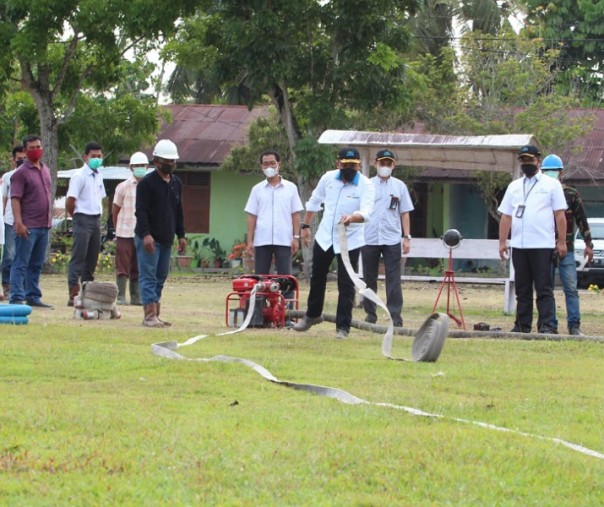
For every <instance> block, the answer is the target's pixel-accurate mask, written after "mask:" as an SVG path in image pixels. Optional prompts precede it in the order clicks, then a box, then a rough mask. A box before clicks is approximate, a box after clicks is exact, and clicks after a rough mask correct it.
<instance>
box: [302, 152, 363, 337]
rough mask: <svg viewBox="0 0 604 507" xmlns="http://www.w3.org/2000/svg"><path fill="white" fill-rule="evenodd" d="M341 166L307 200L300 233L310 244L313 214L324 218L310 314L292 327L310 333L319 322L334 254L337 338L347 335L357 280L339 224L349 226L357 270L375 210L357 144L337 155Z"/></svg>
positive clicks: (318, 238) (316, 243)
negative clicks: (349, 266)
mask: <svg viewBox="0 0 604 507" xmlns="http://www.w3.org/2000/svg"><path fill="white" fill-rule="evenodd" d="M336 164H337V169H336V170H335V171H328V172H327V173H325V174H324V175H323V176H322V177H321V179H320V180H319V183H318V184H317V187H316V188H315V189H314V191H313V193H312V195H311V196H310V199H309V200H308V202H307V203H306V212H305V214H304V222H303V223H302V224H301V225H300V229H301V232H300V235H301V237H302V241H304V242H305V244H307V245H308V244H310V240H311V238H310V225H309V224H310V223H311V221H312V219H313V217H314V216H315V213H317V212H318V211H321V209H322V207H321V205H323V218H322V219H321V223H320V224H319V227H318V229H317V234H316V237H315V241H314V244H313V263H312V274H311V277H310V292H309V294H308V304H307V310H306V315H305V316H304V317H303V318H302V319H301V320H300V321H298V323H297V324H296V325H295V326H294V329H295V330H296V331H306V330H308V329H309V328H310V327H311V326H313V325H314V324H318V323H319V322H321V320H322V317H321V314H322V313H323V304H324V303H325V289H326V286H327V274H328V273H329V267H330V266H331V262H332V261H333V259H334V257H335V258H337V262H338V308H337V312H336V338H339V339H342V338H347V337H348V332H349V331H350V324H351V322H352V308H353V305H354V294H355V289H354V283H353V281H352V280H351V279H350V277H349V276H348V273H347V271H346V268H345V266H344V263H343V262H342V257H341V255H340V252H341V248H340V241H339V239H338V229H337V225H338V224H339V223H343V224H344V225H345V226H346V239H347V243H348V253H349V256H350V262H351V264H352V266H353V268H354V269H355V271H356V270H357V269H358V262H359V254H360V252H361V247H362V246H363V245H364V244H365V222H366V221H367V220H368V219H369V217H370V216H371V212H372V211H373V201H374V194H375V191H374V188H373V184H372V183H371V182H370V181H369V178H367V177H366V176H364V175H363V174H361V173H360V169H361V157H360V155H359V152H358V151H357V150H356V149H355V148H350V147H348V148H342V149H341V150H340V151H339V153H338V159H337V162H336Z"/></svg>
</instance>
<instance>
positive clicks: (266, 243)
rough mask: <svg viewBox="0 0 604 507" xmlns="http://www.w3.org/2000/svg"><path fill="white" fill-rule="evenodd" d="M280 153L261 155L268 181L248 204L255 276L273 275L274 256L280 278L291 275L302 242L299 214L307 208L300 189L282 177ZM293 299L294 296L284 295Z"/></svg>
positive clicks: (255, 190)
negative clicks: (303, 203) (299, 191)
mask: <svg viewBox="0 0 604 507" xmlns="http://www.w3.org/2000/svg"><path fill="white" fill-rule="evenodd" d="M280 160H281V159H280V157H279V153H277V152H276V151H273V150H267V151H265V152H263V153H262V154H261V155H260V167H261V169H262V172H263V173H264V176H265V177H266V179H265V180H264V181H262V182H260V183H258V184H257V185H255V186H254V187H253V188H252V191H251V193H250V197H249V198H248V201H247V204H246V205H245V212H246V213H247V251H248V253H249V254H250V255H253V256H254V269H255V272H256V274H270V269H271V263H272V261H273V257H274V259H275V268H276V270H277V274H279V275H291V272H292V256H293V255H295V254H296V252H297V251H298V247H299V240H300V212H301V211H302V210H303V209H304V207H303V206H302V201H301V200H300V195H299V194H298V187H296V185H295V184H294V183H292V182H291V181H287V180H285V179H283V178H282V177H281V176H280V174H279V166H280ZM284 296H285V298H286V299H288V298H291V297H292V294H284Z"/></svg>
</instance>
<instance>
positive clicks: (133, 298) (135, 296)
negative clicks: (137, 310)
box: [130, 280, 143, 306]
mask: <svg viewBox="0 0 604 507" xmlns="http://www.w3.org/2000/svg"><path fill="white" fill-rule="evenodd" d="M130 304H131V305H136V306H141V305H142V304H143V303H142V302H141V293H140V290H139V288H138V280H137V281H135V282H133V281H132V280H130Z"/></svg>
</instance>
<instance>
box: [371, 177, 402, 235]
mask: <svg viewBox="0 0 604 507" xmlns="http://www.w3.org/2000/svg"><path fill="white" fill-rule="evenodd" d="M370 181H371V183H372V184H373V186H374V188H375V203H374V206H373V213H372V214H371V218H370V219H369V222H367V224H366V225H365V243H366V244H367V245H389V246H391V245H396V244H397V243H400V242H401V237H402V233H403V231H402V228H401V213H407V212H409V211H413V209H414V207H413V202H412V201H411V196H410V195H409V190H408V189H407V185H405V183H403V182H402V181H401V180H399V179H397V178H393V177H392V176H391V177H390V178H388V179H387V180H383V179H381V178H379V177H378V176H374V177H373V178H371V180H370ZM405 232H406V233H407V234H409V231H405Z"/></svg>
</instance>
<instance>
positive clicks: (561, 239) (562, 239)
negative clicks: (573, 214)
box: [554, 209, 567, 258]
mask: <svg viewBox="0 0 604 507" xmlns="http://www.w3.org/2000/svg"><path fill="white" fill-rule="evenodd" d="M565 211H566V210H563V209H558V210H555V211H554V219H555V220H556V229H557V230H558V231H566V213H565ZM556 251H557V252H558V255H559V256H560V258H562V257H564V256H565V255H566V251H567V248H566V234H560V233H558V239H557V241H556Z"/></svg>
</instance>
